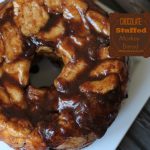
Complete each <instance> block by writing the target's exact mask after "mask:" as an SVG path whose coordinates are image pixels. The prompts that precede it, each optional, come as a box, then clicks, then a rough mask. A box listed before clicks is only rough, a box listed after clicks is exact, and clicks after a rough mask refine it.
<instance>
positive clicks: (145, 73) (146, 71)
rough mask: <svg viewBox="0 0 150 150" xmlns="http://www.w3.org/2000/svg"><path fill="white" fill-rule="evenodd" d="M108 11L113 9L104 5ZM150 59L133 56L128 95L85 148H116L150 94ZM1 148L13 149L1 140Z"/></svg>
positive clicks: (99, 149) (102, 149)
mask: <svg viewBox="0 0 150 150" xmlns="http://www.w3.org/2000/svg"><path fill="white" fill-rule="evenodd" d="M104 9H105V10H106V11H108V12H112V10H111V9H108V8H107V7H104ZM149 87H150V59H148V58H147V59H145V58H139V57H132V58H131V63H130V80H129V84H128V96H129V98H128V99H126V100H125V101H124V102H123V103H122V107H121V109H120V111H119V114H118V116H117V118H116V120H115V121H114V122H113V124H112V125H111V126H110V128H109V129H108V131H107V132H106V134H105V135H104V136H103V137H102V138H101V139H99V140H97V141H96V142H94V143H93V144H92V145H90V146H89V147H87V148H84V150H115V149H116V148H117V146H118V145H119V143H120V141H121V140H122V138H123V137H124V135H125V134H126V132H127V131H128V129H129V128H130V126H131V125H132V123H133V121H134V120H135V118H136V117H137V115H138V114H139V112H140V111H141V109H142V108H143V106H144V104H145V103H146V102H147V100H148V98H149V96H150V88H149ZM0 150H12V149H11V148H9V147H8V146H7V145H6V144H5V143H3V142H0Z"/></svg>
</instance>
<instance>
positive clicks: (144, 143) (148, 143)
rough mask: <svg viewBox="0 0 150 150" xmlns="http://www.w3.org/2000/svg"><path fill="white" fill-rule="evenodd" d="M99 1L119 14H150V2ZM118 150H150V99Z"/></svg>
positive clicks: (149, 0)
mask: <svg viewBox="0 0 150 150" xmlns="http://www.w3.org/2000/svg"><path fill="white" fill-rule="evenodd" d="M99 1H100V2H102V3H103V4H105V5H106V6H108V7H110V8H111V9H113V10H114V11H117V12H122V13H127V12H134V13H135V12H136V13H143V12H150V0H99ZM117 150H150V99H149V101H148V103H147V104H146V106H145V107H144V108H143V110H142V112H141V113H140V114H139V116H138V117H137V119H136V120H135V122H134V123H133V125H132V127H131V128H130V130H129V131H128V133H127V134H126V136H125V137H124V139H123V140H122V142H121V144H120V145H119V147H118V148H117Z"/></svg>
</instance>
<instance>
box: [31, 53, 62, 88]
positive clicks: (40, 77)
mask: <svg viewBox="0 0 150 150" xmlns="http://www.w3.org/2000/svg"><path fill="white" fill-rule="evenodd" d="M61 70H62V64H61V63H60V62H59V61H58V60H54V59H51V58H48V57H45V56H36V57H35V58H34V60H33V63H32V66H31V69H30V84H31V85H32V86H34V87H37V88H41V87H50V86H52V85H53V84H54V80H55V79H56V78H57V76H58V75H59V74H60V72H61Z"/></svg>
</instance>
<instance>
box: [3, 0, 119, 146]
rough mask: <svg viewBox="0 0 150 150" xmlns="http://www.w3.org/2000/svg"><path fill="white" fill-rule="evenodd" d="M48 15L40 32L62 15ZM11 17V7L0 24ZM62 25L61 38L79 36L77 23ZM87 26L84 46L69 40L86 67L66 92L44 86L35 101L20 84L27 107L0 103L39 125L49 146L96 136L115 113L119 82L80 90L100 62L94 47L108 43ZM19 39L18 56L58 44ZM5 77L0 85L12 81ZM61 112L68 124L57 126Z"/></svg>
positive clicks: (8, 111) (8, 112)
mask: <svg viewBox="0 0 150 150" xmlns="http://www.w3.org/2000/svg"><path fill="white" fill-rule="evenodd" d="M86 1H87V3H88V4H89V7H90V9H93V10H96V11H98V12H100V13H102V14H105V13H104V12H103V11H102V10H100V9H99V8H98V7H97V6H95V5H94V4H93V2H91V1H90V0H86ZM50 15H51V17H50V20H49V21H48V23H47V24H46V25H45V27H44V28H42V29H41V31H44V32H46V31H48V30H49V28H51V26H53V25H54V24H55V23H56V21H58V20H59V18H60V17H62V15H61V14H50ZM10 18H13V16H12V10H8V11H7V12H6V15H4V17H3V19H0V26H2V25H3V24H4V23H5V22H7V21H9V22H11V20H12V19H10ZM65 28H66V31H65V34H64V35H63V37H66V36H68V37H70V36H72V35H78V31H80V32H81V31H82V29H80V24H72V23H71V22H68V21H67V20H65ZM90 29H91V33H90V34H89V35H88V37H87V38H89V39H90V40H89V41H88V40H87V41H86V42H87V43H86V45H84V46H81V47H79V46H77V45H76V44H75V43H73V41H72V45H73V46H74V47H75V48H76V50H77V54H76V60H78V59H80V58H81V59H83V60H85V61H86V62H87V64H88V67H87V68H86V69H85V71H84V72H82V73H81V75H80V76H78V78H76V79H75V80H74V81H72V82H71V83H68V84H66V85H65V87H63V88H64V90H65V93H61V92H59V91H57V90H56V89H55V87H54V86H53V85H52V87H51V88H45V89H44V90H45V91H46V94H45V95H44V96H43V97H42V98H40V99H39V100H37V101H36V100H33V99H30V98H29V96H28V91H29V87H28V86H27V87H23V90H24V97H26V102H27V108H26V109H24V110H22V109H21V108H17V107H16V106H13V107H5V106H1V107H2V110H3V113H4V114H5V115H6V116H8V117H16V118H24V119H27V120H30V122H31V123H32V125H33V126H34V127H36V126H38V128H39V133H40V134H41V135H42V137H43V139H44V140H45V142H46V143H47V146H48V147H55V146H56V145H58V143H59V141H61V140H62V139H63V140H64V139H65V138H67V137H71V136H82V135H87V134H88V133H90V132H91V131H92V132H94V133H96V134H97V136H98V137H101V136H102V135H103V134H104V133H105V131H106V130H107V127H108V126H109V125H110V124H111V122H112V121H113V120H114V119H115V117H116V115H117V112H118V107H119V105H120V101H121V99H122V95H121V94H120V93H121V91H120V85H118V87H117V88H116V89H115V90H114V91H111V92H109V93H107V94H106V95H100V94H99V95H98V94H94V93H87V95H85V94H83V93H81V92H80V91H79V85H81V83H83V82H85V81H90V80H93V78H90V77H88V76H87V74H88V73H89V71H90V70H91V69H92V68H93V67H94V66H96V64H98V63H99V62H98V60H97V59H96V55H97V49H98V48H99V47H107V46H109V44H110V41H109V37H107V36H106V35H104V34H98V33H96V32H95V30H94V29H92V27H90ZM63 37H61V38H60V39H59V40H61V39H62V38H63ZM83 38H85V37H83ZM22 39H23V49H24V53H23V55H21V56H20V57H21V58H26V59H32V58H33V57H34V56H35V51H36V49H37V48H39V47H40V46H47V47H51V48H53V50H54V53H55V49H56V47H57V43H54V42H49V41H44V40H42V39H38V38H36V37H35V36H32V37H25V36H23V35H22ZM76 60H75V61H76ZM4 76H5V77H4ZM4 76H3V77H2V78H1V79H0V85H3V81H5V80H7V81H8V82H12V79H10V78H9V77H7V76H6V75H4ZM100 78H104V76H101V77H99V78H96V79H100ZM14 84H16V83H14ZM18 86H19V85H18ZM51 93H54V96H53V95H52V96H51ZM18 112H19V113H18ZM61 114H63V116H64V120H63V121H64V123H65V125H68V126H69V127H65V126H62V125H60V123H59V117H60V115H61ZM56 141H57V142H58V143H57V142H56Z"/></svg>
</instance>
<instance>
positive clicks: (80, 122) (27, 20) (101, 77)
mask: <svg viewBox="0 0 150 150" xmlns="http://www.w3.org/2000/svg"><path fill="white" fill-rule="evenodd" d="M109 28H110V25H109V21H108V18H107V17H106V16H104V15H103V14H102V11H101V10H100V9H99V8H98V7H97V6H96V5H95V4H94V3H93V2H92V1H90V0H14V1H9V2H8V3H6V4H4V5H3V6H0V139H1V140H3V141H4V142H6V143H7V144H9V145H10V146H12V147H13V148H14V149H20V148H24V149H26V150H46V148H53V149H66V150H67V149H68V150H69V149H80V148H82V147H84V146H87V145H89V144H90V143H92V142H93V141H94V140H96V139H97V138H100V137H101V136H103V134H104V133H105V132H106V130H107V128H108V127H109V125H110V124H111V123H112V121H113V120H114V119H115V117H116V115H117V113H118V110H119V106H120V104H121V101H122V99H123V98H124V95H125V93H126V83H127V74H128V71H127V64H126V62H125V59H124V58H123V57H122V58H111V57H110V55H109V50H108V48H109V34H110V31H109V30H110V29H109ZM36 53H37V54H40V55H41V54H43V55H46V56H49V57H50V58H51V57H53V58H54V57H55V58H56V59H58V60H60V59H62V61H63V64H64V67H63V69H62V71H61V73H60V74H59V76H58V77H57V78H56V79H55V80H54V84H53V85H52V86H51V87H49V88H48V87H47V88H39V89H37V88H35V87H33V86H32V85H30V84H29V73H30V66H31V62H32V60H33V58H34V56H35V54H36Z"/></svg>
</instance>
